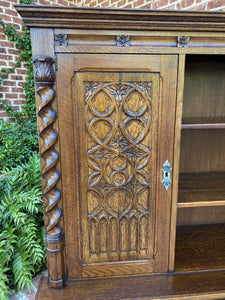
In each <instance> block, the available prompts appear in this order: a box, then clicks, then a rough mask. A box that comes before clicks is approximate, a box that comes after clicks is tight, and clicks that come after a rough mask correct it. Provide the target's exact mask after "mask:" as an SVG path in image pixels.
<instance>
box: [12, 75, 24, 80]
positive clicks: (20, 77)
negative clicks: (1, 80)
mask: <svg viewBox="0 0 225 300" xmlns="http://www.w3.org/2000/svg"><path fill="white" fill-rule="evenodd" d="M11 80H23V76H19V75H11Z"/></svg>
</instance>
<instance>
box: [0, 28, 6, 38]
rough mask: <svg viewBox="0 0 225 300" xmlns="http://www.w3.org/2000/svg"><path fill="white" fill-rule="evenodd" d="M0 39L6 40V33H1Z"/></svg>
mask: <svg viewBox="0 0 225 300" xmlns="http://www.w3.org/2000/svg"><path fill="white" fill-rule="evenodd" d="M0 30H2V28H1V27H0ZM0 40H6V36H5V34H4V33H1V34H0Z"/></svg>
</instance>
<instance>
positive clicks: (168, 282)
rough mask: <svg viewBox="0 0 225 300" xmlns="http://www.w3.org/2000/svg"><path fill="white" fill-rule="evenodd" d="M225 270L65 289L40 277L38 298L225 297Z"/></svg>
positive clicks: (96, 281) (86, 281)
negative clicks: (52, 285)
mask: <svg viewBox="0 0 225 300" xmlns="http://www.w3.org/2000/svg"><path fill="white" fill-rule="evenodd" d="M224 280H225V271H217V272H196V273H182V274H165V275H160V274H159V275H143V276H132V277H125V278H124V277H123V278H121V277H120V278H119V277H115V278H101V279H83V280H76V281H70V282H68V284H67V285H66V286H65V287H64V288H63V289H62V288H61V289H53V288H51V287H49V284H48V278H47V277H42V278H41V280H40V284H39V288H38V292H37V295H36V300H50V299H60V300H84V299H85V300H88V299H92V300H95V299H99V300H101V299H102V300H119V299H138V300H141V299H143V300H144V299H155V300H156V299H159V298H160V299H173V300H174V299H182V300H184V299H198V300H199V299H225V288H224Z"/></svg>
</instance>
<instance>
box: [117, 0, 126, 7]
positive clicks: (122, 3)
mask: <svg viewBox="0 0 225 300" xmlns="http://www.w3.org/2000/svg"><path fill="white" fill-rule="evenodd" d="M125 4H126V0H120V1H119V2H118V3H117V7H121V6H122V5H125Z"/></svg>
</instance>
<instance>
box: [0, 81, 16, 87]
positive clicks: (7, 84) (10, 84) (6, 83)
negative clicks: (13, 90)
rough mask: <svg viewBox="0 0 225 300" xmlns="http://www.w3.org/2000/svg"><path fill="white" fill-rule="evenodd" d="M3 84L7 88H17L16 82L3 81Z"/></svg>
mask: <svg viewBox="0 0 225 300" xmlns="http://www.w3.org/2000/svg"><path fill="white" fill-rule="evenodd" d="M2 84H3V85H6V86H15V85H16V82H15V81H9V80H3V82H2Z"/></svg>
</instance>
